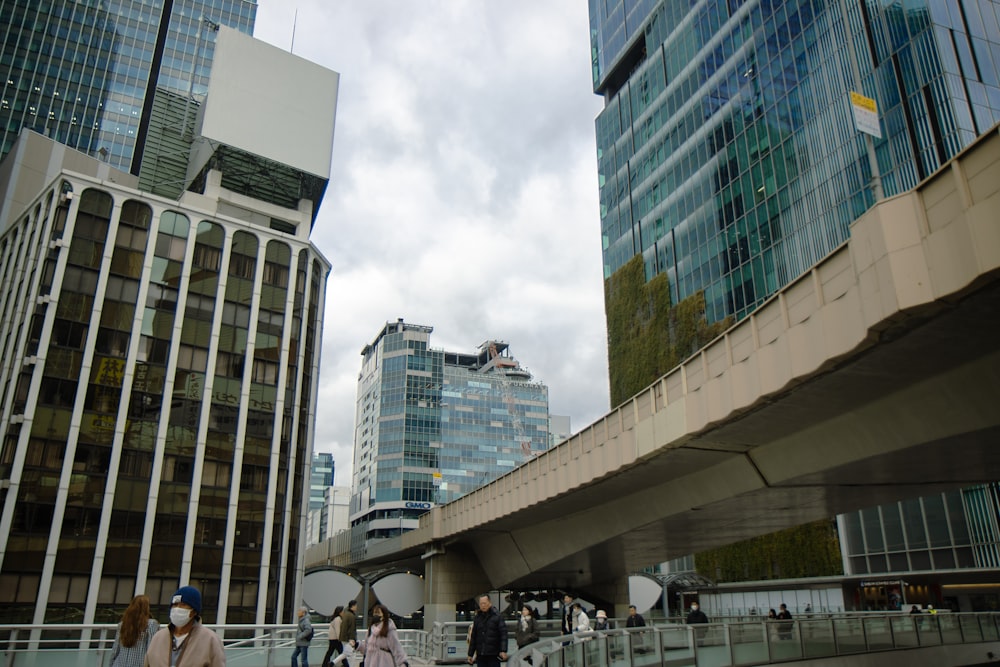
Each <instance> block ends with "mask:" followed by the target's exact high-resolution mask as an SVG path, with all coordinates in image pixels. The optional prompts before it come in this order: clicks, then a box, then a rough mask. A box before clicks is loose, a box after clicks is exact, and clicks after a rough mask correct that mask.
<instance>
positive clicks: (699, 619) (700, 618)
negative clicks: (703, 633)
mask: <svg viewBox="0 0 1000 667" xmlns="http://www.w3.org/2000/svg"><path fill="white" fill-rule="evenodd" d="M685 622H686V623H687V624H688V625H694V624H695V623H708V616H705V612H703V611H702V610H701V609H699V608H698V603H697V602H693V603H691V613H690V614H688V616H687V621H685Z"/></svg>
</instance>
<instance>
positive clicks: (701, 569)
mask: <svg viewBox="0 0 1000 667" xmlns="http://www.w3.org/2000/svg"><path fill="white" fill-rule="evenodd" d="M694 562H695V569H696V570H697V571H698V574H701V575H702V576H704V577H706V578H708V579H711V580H712V581H714V582H716V583H723V582H730V581H758V580H761V579H796V578H801V577H828V576H838V575H842V574H843V573H844V569H843V562H842V561H841V558H840V541H839V540H838V538H837V527H836V522H835V521H834V520H833V519H823V520H821V521H814V522H812V523H807V524H805V525H802V526H796V527H795V528H789V529H787V530H782V531H780V532H777V533H771V534H770V535H763V536H761V537H754V538H751V539H749V540H744V541H743V542H737V543H736V544H730V545H728V546H724V547H720V548H718V549H712V550H710V551H703V552H702V553H700V554H696V555H695V557H694Z"/></svg>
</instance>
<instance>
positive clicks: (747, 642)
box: [729, 623, 770, 665]
mask: <svg viewBox="0 0 1000 667" xmlns="http://www.w3.org/2000/svg"><path fill="white" fill-rule="evenodd" d="M729 641H730V644H731V646H732V652H733V663H734V664H736V665H758V664H760V663H762V662H768V661H769V660H770V657H769V656H768V653H767V628H766V627H765V625H764V624H763V623H740V624H734V625H730V626H729Z"/></svg>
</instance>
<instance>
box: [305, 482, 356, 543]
mask: <svg viewBox="0 0 1000 667" xmlns="http://www.w3.org/2000/svg"><path fill="white" fill-rule="evenodd" d="M350 515H351V487H349V486H330V487H327V488H326V489H325V491H324V494H323V505H322V506H321V507H320V508H319V509H311V510H309V536H308V538H307V543H306V545H307V546H312V545H314V544H319V543H321V542H324V541H326V540H327V539H329V538H331V537H333V536H334V535H336V534H337V533H339V532H341V531H344V530H347V529H348V528H350V526H351V516H350Z"/></svg>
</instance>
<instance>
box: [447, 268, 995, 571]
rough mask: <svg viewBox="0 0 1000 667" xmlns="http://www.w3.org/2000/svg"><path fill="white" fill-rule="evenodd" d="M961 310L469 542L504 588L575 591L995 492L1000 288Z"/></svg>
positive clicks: (903, 331)
mask: <svg viewBox="0 0 1000 667" xmlns="http://www.w3.org/2000/svg"><path fill="white" fill-rule="evenodd" d="M948 308H949V309H948V310H947V311H946V312H944V313H941V314H938V315H937V317H934V318H933V319H930V320H929V321H926V322H921V320H923V319H925V318H926V317H927V314H925V315H923V316H921V315H920V314H912V317H911V318H910V319H909V320H908V321H907V322H905V323H903V324H901V325H899V326H898V327H897V328H896V329H895V330H890V331H886V332H884V333H883V336H885V337H887V339H891V342H885V343H883V344H881V345H879V346H876V347H874V348H872V349H871V350H869V351H868V352H867V353H865V354H864V355H862V356H861V357H859V358H856V359H852V360H851V361H849V362H846V363H843V364H841V365H838V366H834V367H833V368H831V369H830V370H829V371H828V372H826V373H824V374H822V375H820V376H818V377H816V378H814V379H812V380H810V381H809V382H806V383H804V384H801V385H799V386H797V387H795V388H794V390H792V391H789V392H787V393H785V394H784V395H783V396H779V397H772V398H771V399H769V400H768V401H767V402H766V403H764V404H762V405H760V406H759V407H757V408H756V409H754V410H752V411H750V412H749V413H747V414H746V415H744V416H742V417H740V418H738V419H735V420H733V421H731V422H729V423H727V424H725V425H722V426H719V427H716V428H710V429H707V430H706V431H705V432H703V433H699V434H696V435H693V436H691V437H690V438H689V439H688V440H687V441H686V442H685V443H684V444H683V446H681V447H676V448H671V449H669V450H667V451H664V452H662V453H660V454H658V455H657V456H655V457H651V458H650V459H648V460H645V461H643V462H642V463H641V465H640V466H639V467H638V468H637V469H629V470H628V472H627V474H620V475H614V476H611V477H609V478H607V479H602V480H599V481H595V482H592V483H591V484H589V485H588V486H587V489H586V491H585V492H582V491H581V492H578V493H575V494H572V495H571V497H567V498H565V499H563V500H560V499H556V500H554V501H550V502H547V503H543V504H541V505H539V506H536V507H534V508H529V509H527V510H525V511H524V512H521V513H516V514H512V515H509V516H507V517H505V518H503V519H500V520H497V521H494V522H492V523H491V524H490V527H489V530H481V531H475V532H473V533H471V534H467V535H463V536H462V540H461V541H462V542H464V543H466V544H468V545H470V546H471V547H472V548H473V549H474V550H475V552H476V553H477V554H478V556H479V559H480V561H481V562H482V563H483V565H484V568H485V570H486V572H487V574H490V575H491V579H493V580H494V583H495V584H499V583H503V584H508V585H511V586H515V587H520V586H525V587H527V586H539V587H549V586H566V587H576V586H583V585H586V584H588V583H591V582H599V581H602V580H605V579H608V578H614V577H619V576H621V574H622V573H625V572H631V571H636V570H638V569H641V568H643V567H647V566H649V565H653V564H655V563H659V562H662V561H664V560H667V559H670V558H674V557H679V556H684V555H687V554H691V553H697V552H699V551H703V550H705V549H710V548H713V547H718V546H722V545H725V544H731V543H733V542H737V541H739V540H742V539H746V538H749V537H753V536H756V535H762V534H766V533H770V532H773V531H777V530H781V529H784V528H788V527H791V526H796V525H801V524H803V523H806V522H809V521H813V520H816V519H821V518H825V517H832V516H834V515H835V514H838V513H841V512H845V511H850V510H856V509H860V508H863V507H869V506H872V505H877V504H881V503H884V502H892V501H896V500H900V499H903V498H907V497H916V496H919V495H926V494H928V493H931V492H934V491H938V490H944V489H953V488H956V487H958V486H962V485H968V484H974V483H979V482H989V481H996V480H997V479H998V478H1000V333H998V332H1000V285H998V284H997V283H992V284H990V285H989V286H987V287H985V288H983V289H980V290H979V291H977V292H976V293H974V294H972V295H970V296H968V297H966V298H964V299H963V300H962V301H960V302H959V303H957V304H955V305H954V306H949V307H948ZM914 443H918V444H914ZM581 495H585V496H586V499H582V498H581ZM581 508H583V509H581ZM648 516H655V517H659V518H656V519H655V520H652V521H646V520H644V517H648ZM624 527H627V530H624V531H623V530H622V528H624ZM601 534H606V535H607V536H608V538H607V539H605V540H602V539H600V537H599V536H600V535H601ZM577 546H578V547H579V548H576V547H577ZM567 552H568V553H569V554H570V555H568V556H566V557H564V558H560V559H558V560H556V561H551V559H550V557H549V556H550V555H551V554H554V553H567ZM521 559H523V561H524V564H526V565H528V571H524V570H522V571H521V572H515V571H514V570H515V569H516V568H512V567H510V564H511V563H516V562H518V561H520V560H521ZM505 563H506V564H505ZM511 575H516V576H511Z"/></svg>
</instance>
